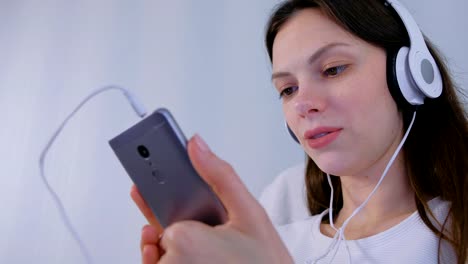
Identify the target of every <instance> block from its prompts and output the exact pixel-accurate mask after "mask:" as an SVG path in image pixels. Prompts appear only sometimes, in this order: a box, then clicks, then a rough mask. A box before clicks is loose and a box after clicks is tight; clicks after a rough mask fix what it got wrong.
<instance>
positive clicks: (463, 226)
mask: <svg viewBox="0 0 468 264" xmlns="http://www.w3.org/2000/svg"><path fill="white" fill-rule="evenodd" d="M306 8H319V9H320V10H321V11H322V12H323V13H324V14H326V15H327V16H328V17H329V18H330V19H332V20H333V21H334V22H335V23H337V24H338V25H339V26H341V27H342V28H344V29H345V30H347V31H348V32H350V33H352V34H354V35H355V36H357V37H359V38H361V39H363V40H364V41H367V42H369V43H372V44H374V45H376V46H379V47H382V48H384V49H385V50H386V51H392V50H396V49H398V48H400V47H402V46H408V44H409V37H408V34H407V32H406V29H405V27H404V26H403V24H402V22H401V21H400V19H399V18H398V16H397V15H396V14H395V11H394V10H393V9H392V8H389V7H386V6H385V5H384V2H383V1H380V0H359V1H350V0H290V1H286V2H283V3H281V4H280V5H278V6H277V8H276V9H275V11H274V12H273V14H272V16H271V17H270V20H269V22H268V24H267V29H266V36H265V42H266V47H267V50H268V54H269V56H270V60H271V61H273V53H272V49H273V42H274V40H275V37H276V35H277V33H278V31H279V30H280V29H281V27H282V26H283V25H284V24H285V22H287V21H288V20H289V19H290V18H291V17H292V16H293V15H294V14H295V13H297V12H298V11H300V10H303V9H306ZM426 43H427V45H428V47H429V50H430V52H431V54H432V55H433V56H434V58H435V61H436V63H437V64H438V66H439V68H440V71H441V74H442V79H443V92H442V95H441V96H440V97H438V98H437V99H429V100H426V101H425V103H424V105H423V106H421V107H420V108H418V117H417V119H416V121H415V123H414V126H413V128H412V131H411V133H410V135H409V136H408V138H407V141H406V143H405V145H404V147H403V152H404V155H405V166H406V168H407V171H408V175H409V181H410V184H411V187H412V189H413V191H414V193H415V197H414V199H415V202H416V207H417V210H418V213H419V215H420V216H421V218H422V220H423V221H424V223H425V224H426V225H427V226H428V227H429V228H430V229H431V230H432V231H433V232H434V233H435V234H436V235H437V236H439V248H440V245H441V244H440V241H442V239H445V240H447V241H449V242H450V243H451V244H452V245H453V247H454V249H455V251H456V254H457V256H458V263H459V264H462V263H465V260H467V248H468V227H467V225H468V204H467V202H468V181H467V173H468V140H467V139H468V122H467V120H468V115H467V113H466V112H465V111H464V110H463V107H462V104H461V101H460V99H459V97H457V92H456V87H455V85H454V83H453V82H452V80H451V78H450V75H449V73H448V70H447V68H446V66H445V65H444V63H443V61H442V59H441V57H440V56H439V54H438V52H437V51H436V49H435V48H434V46H433V45H432V44H431V43H430V42H429V41H427V39H426ZM462 92H463V91H462V90H460V91H459V93H460V94H462ZM397 105H398V109H399V111H400V112H401V113H402V116H403V123H404V127H405V128H407V127H408V126H409V122H410V119H409V118H408V117H409V116H411V114H412V112H409V111H410V110H409V108H408V107H407V106H405V105H404V104H402V103H401V102H399V101H397ZM305 183H306V188H307V203H308V207H309V211H310V213H311V214H312V215H315V214H319V213H321V212H323V211H324V210H325V209H327V208H328V203H329V199H330V194H331V190H330V187H329V186H328V182H327V180H326V174H325V173H324V172H322V171H321V170H320V169H319V168H318V166H317V165H316V164H315V163H314V162H313V161H312V159H310V157H307V168H306V171H305ZM332 184H333V187H334V189H335V190H336V191H335V192H334V198H333V201H334V204H333V210H334V211H335V212H338V211H339V210H340V209H341V208H342V207H343V196H342V189H341V183H340V179H339V177H332ZM428 197H440V198H441V199H443V200H445V201H449V202H450V203H451V206H450V210H449V214H448V217H447V218H446V219H445V221H444V222H443V223H441V224H442V227H436V226H434V224H433V223H432V222H431V220H430V217H429V216H431V215H432V212H431V210H430V208H429V206H428V204H427V198H428ZM449 219H450V220H449ZM447 225H449V226H448V227H447ZM448 230H450V231H448Z"/></svg>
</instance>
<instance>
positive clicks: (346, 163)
mask: <svg viewBox="0 0 468 264" xmlns="http://www.w3.org/2000/svg"><path fill="white" fill-rule="evenodd" d="M313 161H314V162H315V164H317V166H318V167H319V168H320V170H321V171H323V172H325V173H328V174H330V175H336V176H342V175H352V174H353V171H354V170H353V167H355V166H353V162H352V161H350V160H349V159H345V158H344V157H337V156H333V155H327V156H321V157H319V158H315V159H313Z"/></svg>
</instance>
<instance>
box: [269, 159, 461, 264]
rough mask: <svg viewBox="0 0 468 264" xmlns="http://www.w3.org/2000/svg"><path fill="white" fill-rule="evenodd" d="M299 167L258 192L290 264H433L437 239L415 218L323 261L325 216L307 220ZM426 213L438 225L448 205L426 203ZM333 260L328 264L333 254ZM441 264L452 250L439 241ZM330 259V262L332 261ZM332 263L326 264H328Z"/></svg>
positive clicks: (451, 255)
mask: <svg viewBox="0 0 468 264" xmlns="http://www.w3.org/2000/svg"><path fill="white" fill-rule="evenodd" d="M304 171H305V170H304V165H303V164H302V165H298V166H295V167H293V168H290V169H288V170H286V171H284V172H283V173H281V174H280V175H279V176H278V177H277V178H276V179H275V180H274V181H273V183H271V184H270V185H269V186H268V187H267V188H266V189H265V191H264V192H263V194H262V196H261V197H260V203H262V205H263V206H264V208H265V210H266V211H267V213H268V215H269V216H270V218H271V220H272V222H273V223H274V224H275V226H276V228H277V230H278V233H279V234H280V236H281V238H282V239H283V241H284V243H285V245H286V246H287V248H288V250H289V252H290V253H291V255H292V257H293V258H294V262H295V263H320V264H322V263H349V262H348V251H347V250H346V245H347V246H348V248H349V254H350V258H351V263H353V264H355V263H359V264H366V263H392V264H393V263H402V264H404V263H408V264H409V263H411V264H419V263H420V264H437V263H438V248H439V238H438V237H437V236H436V235H435V234H434V233H433V232H432V231H431V230H430V229H429V228H428V227H427V226H426V224H425V223H424V222H423V221H422V219H421V218H420V216H419V214H418V212H414V213H413V214H412V215H411V216H409V217H408V218H406V219H405V220H403V221H402V222H400V223H399V224H397V225H395V226H393V227H392V228H390V229H387V230H385V231H383V232H381V233H378V234H376V235H373V236H370V237H366V238H362V239H357V240H346V242H345V241H342V242H341V243H340V246H339V247H335V248H333V249H332V250H331V251H330V253H329V254H327V255H326V256H325V257H324V258H322V259H320V260H318V261H317V262H314V260H316V259H317V258H319V257H320V256H323V255H324V254H325V253H326V251H327V249H328V248H329V246H330V244H331V243H332V242H333V238H330V237H328V236H325V235H323V234H322V233H321V232H320V223H321V220H322V217H323V216H326V215H327V214H326V213H327V212H326V211H325V212H323V213H321V214H319V215H314V216H309V213H308V209H307V203H306V199H305V197H306V196H305V184H304ZM428 204H429V207H430V208H431V210H432V211H433V213H434V216H435V217H436V219H437V220H438V221H443V220H444V219H445V217H446V215H447V213H448V209H449V203H448V202H446V201H443V200H441V199H439V198H434V199H432V200H431V201H429V203H428ZM335 250H337V251H336V255H335V256H334V258H333V255H334V252H335ZM440 257H441V262H440V263H447V264H451V263H456V255H455V252H454V250H453V248H452V247H451V246H450V245H449V244H448V243H447V242H445V241H443V242H442V244H441V256H440ZM332 258H333V259H332ZM331 261H332V262H331Z"/></svg>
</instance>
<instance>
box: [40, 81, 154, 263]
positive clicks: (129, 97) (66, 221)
mask: <svg viewBox="0 0 468 264" xmlns="http://www.w3.org/2000/svg"><path fill="white" fill-rule="evenodd" d="M111 89H115V90H120V91H121V92H122V93H123V94H124V95H125V97H126V98H127V100H128V101H129V102H130V104H131V105H132V108H133V110H135V112H136V113H137V114H138V116H140V117H142V118H143V117H144V116H145V115H146V110H145V108H144V106H143V105H142V104H141V103H140V102H139V101H138V100H137V98H136V97H135V96H134V95H133V94H132V93H131V92H130V91H129V90H127V89H125V88H122V87H119V86H114V85H110V86H105V87H102V88H99V89H96V90H95V91H93V92H91V93H90V94H89V95H88V96H87V97H86V98H84V99H83V101H81V103H80V104H78V106H77V107H76V108H75V109H74V110H73V111H72V112H71V113H70V114H69V115H68V116H67V117H66V118H65V120H64V121H63V122H62V124H60V126H59V127H58V128H57V130H56V131H55V132H54V134H53V135H52V137H51V138H50V139H49V141H48V142H47V144H46V146H45V147H44V149H43V150H42V152H41V155H40V157H39V169H40V174H41V179H42V181H43V182H44V185H45V186H46V188H47V190H48V191H49V193H50V195H51V196H52V198H53V200H54V202H55V205H56V206H57V209H58V211H59V213H60V217H61V218H62V221H63V223H64V224H65V227H66V228H67V230H68V231H69V232H70V234H71V235H72V236H73V238H74V239H75V240H76V242H77V243H78V246H79V248H80V251H81V253H82V254H83V257H84V258H85V260H86V263H88V264H91V263H93V261H92V257H91V255H90V254H89V250H88V249H87V248H86V246H85V244H84V243H83V241H82V240H81V238H80V236H79V235H78V233H77V232H76V230H75V229H74V228H73V225H72V224H71V221H70V218H69V217H68V214H67V212H66V210H65V207H64V206H63V203H62V201H61V200H60V198H59V196H58V195H57V193H56V192H55V191H54V190H53V188H52V187H51V186H50V184H49V182H48V181H47V178H46V176H45V172H44V162H45V158H46V155H47V152H48V151H49V149H50V147H51V146H52V144H53V143H54V141H55V139H56V138H57V137H58V135H59V134H60V132H61V131H62V130H63V128H64V127H65V125H66V124H67V123H68V121H69V120H70V119H71V118H72V117H73V116H74V115H75V114H76V112H78V110H80V108H81V107H82V106H83V105H84V104H85V103H86V102H88V101H89V100H90V99H91V98H92V97H94V96H96V95H97V94H99V93H101V92H104V91H107V90H111Z"/></svg>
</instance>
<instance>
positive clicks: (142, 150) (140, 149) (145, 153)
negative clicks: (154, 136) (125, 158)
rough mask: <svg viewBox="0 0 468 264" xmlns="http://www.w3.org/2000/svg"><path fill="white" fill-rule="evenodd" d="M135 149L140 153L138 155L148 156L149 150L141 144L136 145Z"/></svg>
mask: <svg viewBox="0 0 468 264" xmlns="http://www.w3.org/2000/svg"><path fill="white" fill-rule="evenodd" d="M137 150H138V153H140V156H142V157H143V158H144V159H146V158H148V157H149V156H150V153H149V150H148V149H147V148H146V147H145V146H143V145H140V146H138V148H137Z"/></svg>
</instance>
